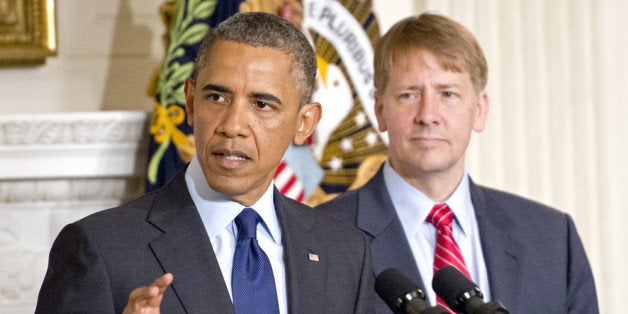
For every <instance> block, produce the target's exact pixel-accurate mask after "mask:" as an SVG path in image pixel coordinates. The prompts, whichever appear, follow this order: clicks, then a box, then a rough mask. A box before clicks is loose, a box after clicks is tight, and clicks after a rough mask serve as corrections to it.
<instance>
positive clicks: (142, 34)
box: [0, 0, 164, 114]
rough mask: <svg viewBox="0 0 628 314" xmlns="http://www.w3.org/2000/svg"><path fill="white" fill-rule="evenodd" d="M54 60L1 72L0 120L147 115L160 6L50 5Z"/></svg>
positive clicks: (152, 0) (146, 0) (71, 1)
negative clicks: (54, 114)
mask: <svg viewBox="0 0 628 314" xmlns="http://www.w3.org/2000/svg"><path fill="white" fill-rule="evenodd" d="M55 2H56V5H57V8H56V9H57V22H58V23H57V24H58V50H59V52H58V55H57V56H56V57H50V58H48V59H47V62H46V64H45V65H43V66H37V67H30V68H0V114H13V113H49V112H72V111H99V110H149V109H151V108H152V105H153V102H152V100H151V99H150V98H149V97H147V96H146V95H145V92H144V91H145V90H146V87H147V84H148V82H149V80H150V77H151V75H152V73H153V71H154V70H155V68H156V67H158V66H159V64H160V60H161V58H162V55H163V52H162V49H163V48H162V47H163V45H162V43H161V35H162V33H163V31H164V27H163V25H162V22H161V19H160V18H159V13H158V12H159V6H160V5H161V3H163V2H164V1H163V0H125V1H83V0H57V1H55Z"/></svg>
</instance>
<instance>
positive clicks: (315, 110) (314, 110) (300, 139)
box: [293, 102, 323, 145]
mask: <svg viewBox="0 0 628 314" xmlns="http://www.w3.org/2000/svg"><path fill="white" fill-rule="evenodd" d="M322 115H323V108H322V106H321V104H319V103H317V102H313V103H307V104H305V105H303V106H301V109H299V117H298V120H299V124H298V125H297V133H296V134H295V135H294V139H293V142H294V144H295V145H303V143H305V141H306V140H307V138H308V137H310V135H312V133H314V129H316V126H317V125H318V122H319V121H320V120H321V117H322Z"/></svg>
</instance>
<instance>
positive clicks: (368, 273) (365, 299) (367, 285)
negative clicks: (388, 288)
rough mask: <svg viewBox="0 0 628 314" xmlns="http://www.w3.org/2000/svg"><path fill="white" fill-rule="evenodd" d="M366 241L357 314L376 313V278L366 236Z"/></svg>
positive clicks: (364, 237) (364, 238) (363, 237)
mask: <svg viewBox="0 0 628 314" xmlns="http://www.w3.org/2000/svg"><path fill="white" fill-rule="evenodd" d="M362 239H363V240H364V258H363V259H362V273H361V276H360V287H359V291H358V299H357V304H356V311H355V312H356V313H375V278H374V275H373V267H372V261H371V249H370V244H369V242H368V240H367V239H366V236H362Z"/></svg>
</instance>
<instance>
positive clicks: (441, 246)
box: [427, 203, 471, 311]
mask: <svg viewBox="0 0 628 314" xmlns="http://www.w3.org/2000/svg"><path fill="white" fill-rule="evenodd" d="M454 217H455V215H454V212H452V211H451V209H449V206H447V204H444V203H443V204H436V205H434V207H433V208H432V211H431V212H430V213H429V215H427V221H428V222H429V223H431V224H432V225H434V227H436V248H435V250H434V273H436V271H437V270H439V269H441V268H443V267H445V266H447V265H452V266H455V267H456V268H458V270H460V271H461V272H462V273H463V274H465V276H467V278H469V279H471V275H469V270H467V266H466V264H465V262H464V257H462V253H461V252H460V248H459V247H458V244H457V243H456V240H454V236H453V232H452V224H451V222H452V221H453V220H454ZM436 300H437V302H438V304H440V305H442V306H444V307H446V308H447V309H449V307H448V306H447V304H446V303H445V302H444V301H443V300H442V299H441V298H440V297H439V296H438V295H437V296H436ZM450 311H451V310H450Z"/></svg>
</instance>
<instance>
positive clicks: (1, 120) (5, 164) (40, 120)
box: [0, 111, 148, 181]
mask: <svg viewBox="0 0 628 314" xmlns="http://www.w3.org/2000/svg"><path fill="white" fill-rule="evenodd" d="M147 116H148V113H146V112H143V111H138V112H134V111H129V112H92V113H59V114H46V115H41V114H40V115H7V116H0V159H1V160H2V163H0V181H7V180H9V181H13V180H40V179H44V180H48V179H71V178H95V177H96V178H101V177H133V176H141V175H143V171H144V166H143V165H144V164H145V159H146V150H147V144H146V143H147V142H146V140H147V138H148V136H147V134H148V132H147V130H146V121H147Z"/></svg>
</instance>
